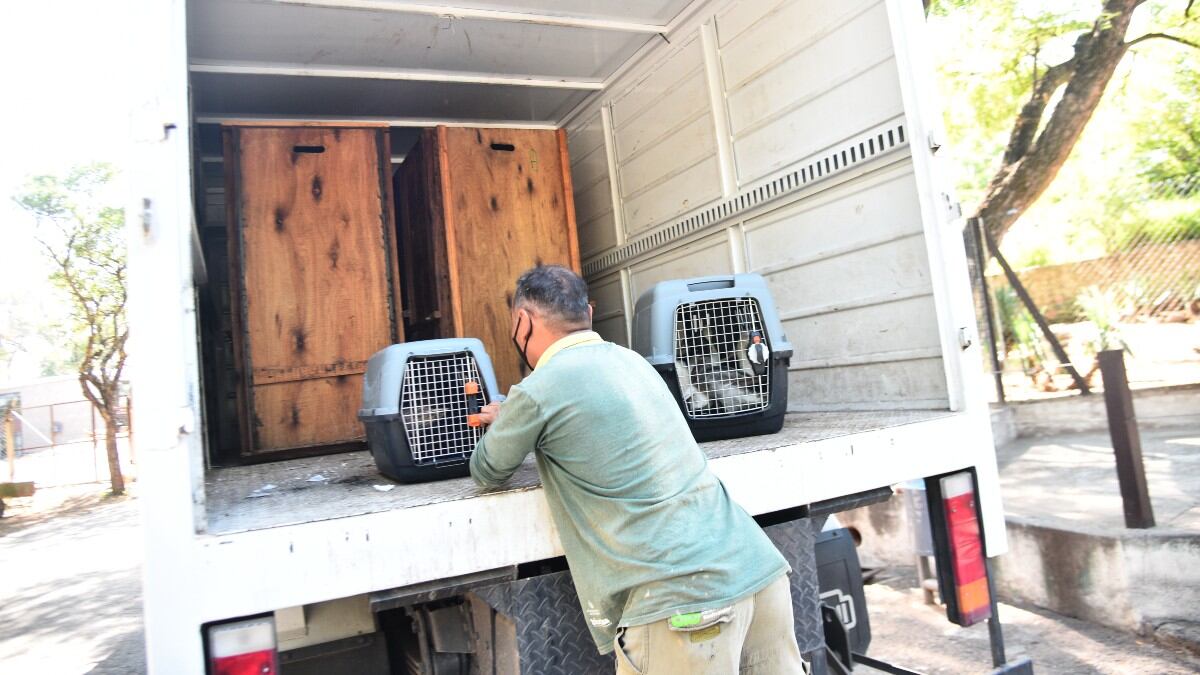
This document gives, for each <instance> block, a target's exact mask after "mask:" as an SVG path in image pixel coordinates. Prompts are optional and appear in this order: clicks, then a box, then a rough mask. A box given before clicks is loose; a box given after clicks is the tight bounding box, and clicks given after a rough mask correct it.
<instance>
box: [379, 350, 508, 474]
mask: <svg viewBox="0 0 1200 675" xmlns="http://www.w3.org/2000/svg"><path fill="white" fill-rule="evenodd" d="M468 382H475V383H482V382H483V380H482V379H481V378H480V377H479V369H478V368H477V367H476V365H475V359H474V358H473V357H472V356H471V355H470V354H469V353H467V352H461V353H458V354H451V355H446V356H413V357H410V358H409V360H408V363H407V364H406V365H405V368H404V382H403V383H402V385H401V389H400V414H401V416H402V417H403V419H404V433H405V435H406V436H407V438H408V447H409V450H410V452H411V453H412V459H413V462H414V463H416V464H427V463H430V462H437V461H440V460H444V459H450V458H453V457H460V456H462V455H465V454H468V453H470V452H471V451H472V450H474V449H475V444H476V443H478V442H479V438H480V437H481V436H482V435H483V428H482V427H471V426H469V425H468V424H467V413H468V401H467V390H466V384H467V383H468ZM478 391H479V394H478V396H480V397H481V404H486V403H487V400H486V391H485V389H484V388H483V387H482V386H479V387H478Z"/></svg>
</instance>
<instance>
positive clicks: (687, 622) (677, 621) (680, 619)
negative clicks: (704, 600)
mask: <svg viewBox="0 0 1200 675" xmlns="http://www.w3.org/2000/svg"><path fill="white" fill-rule="evenodd" d="M703 616H704V615H703V614H701V613H700V612H692V613H691V614H676V615H675V616H673V617H671V628H674V629H676V630H678V629H680V628H691V627H692V626H698V625H700V619H701V618H703Z"/></svg>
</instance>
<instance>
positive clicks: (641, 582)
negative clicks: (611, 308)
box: [471, 266, 802, 675]
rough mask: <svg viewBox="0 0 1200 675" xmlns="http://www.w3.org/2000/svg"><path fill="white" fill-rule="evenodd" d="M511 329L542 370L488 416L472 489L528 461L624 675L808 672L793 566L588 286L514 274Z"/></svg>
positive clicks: (596, 626) (595, 630)
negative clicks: (607, 321) (603, 334)
mask: <svg viewBox="0 0 1200 675" xmlns="http://www.w3.org/2000/svg"><path fill="white" fill-rule="evenodd" d="M512 323H513V329H512V336H513V342H514V344H515V346H516V348H517V351H518V352H519V353H520V354H521V356H522V358H523V359H524V360H525V362H526V364H528V365H529V366H530V367H531V368H532V369H533V372H532V373H530V374H529V375H528V376H527V377H526V378H525V379H524V380H522V381H521V383H520V384H517V385H514V386H513V387H512V389H511V390H510V391H509V394H508V398H507V400H506V401H505V402H504V403H503V404H499V405H497V404H493V405H489V406H487V407H486V408H485V409H484V411H483V421H484V422H485V423H486V424H488V425H489V427H488V430H487V432H486V433H485V434H484V436H483V438H482V439H481V440H480V441H479V444H478V445H477V446H476V448H475V452H474V454H473V456H472V457H471V475H472V476H473V477H474V478H475V480H476V482H478V483H479V484H480V485H482V486H485V487H498V486H500V485H502V484H503V483H504V482H505V481H506V480H508V478H509V477H511V476H512V474H513V472H515V471H516V469H517V467H519V466H520V465H521V462H522V461H523V460H524V459H525V457H526V455H528V454H529V453H530V452H531V451H532V452H533V453H534V454H535V456H536V458H537V466H538V473H539V475H540V476H541V479H542V485H543V487H544V489H545V493H546V501H547V502H548V503H549V505H550V510H551V513H552V514H553V516H554V522H555V525H556V526H557V528H558V534H559V537H560V539H561V541H562V545H563V550H564V551H566V554H567V563H568V564H569V566H570V568H571V574H572V576H573V578H574V580H575V588H576V590H577V591H578V593H579V601H580V604H581V606H582V608H583V612H584V618H585V620H586V621H587V624H588V627H589V628H590V629H591V631H592V637H593V638H594V639H595V640H596V645H597V647H598V648H599V649H600V652H601V653H608V652H610V651H613V650H614V649H615V651H616V653H617V656H616V658H617V673H618V675H626V674H628V675H633V674H637V673H642V674H646V675H653V674H656V673H661V674H664V675H667V674H670V675H674V674H677V673H736V672H741V673H771V674H774V673H789V674H790V673H801V672H802V667H801V660H800V651H799V649H798V648H797V646H796V638H795V634H794V633H793V627H792V604H791V593H790V587H789V585H788V580H787V573H788V571H789V570H788V565H787V562H786V561H785V560H784V558H783V556H782V555H780V553H779V551H778V550H776V549H775V547H774V545H772V544H771V542H770V540H769V539H767V537H766V535H765V534H763V531H762V530H761V529H760V528H759V527H758V525H757V524H756V523H755V522H754V520H753V519H752V518H750V516H749V515H748V514H747V513H746V512H745V511H743V510H742V509H741V508H740V507H739V506H737V505H736V504H734V503H733V501H732V500H731V499H730V498H729V495H728V494H726V492H725V487H724V486H723V485H722V484H721V482H720V480H718V479H717V477H716V476H714V475H713V474H712V473H711V472H710V471H709V470H708V465H707V460H706V458H705V457H704V454H703V453H702V452H701V451H700V448H699V447H698V446H697V445H696V442H695V441H694V440H693V439H692V435H691V433H690V431H689V430H688V427H687V422H686V421H685V420H684V418H683V414H682V413H681V412H680V410H679V407H678V405H677V404H676V403H675V400H674V398H672V396H671V393H670V391H669V390H668V389H667V386H666V384H665V383H664V382H663V381H662V378H661V377H660V376H659V375H658V374H657V373H656V372H655V371H654V369H653V368H652V367H651V366H650V365H649V364H648V363H646V361H645V359H643V358H642V357H641V356H639V355H638V354H636V353H634V352H632V351H629V350H628V349H625V348H623V347H620V346H617V345H614V344H612V343H609V342H605V341H604V340H603V339H601V338H600V336H599V335H597V334H596V333H594V332H592V331H591V324H592V311H591V307H590V306H589V305H588V298H587V284H586V283H584V281H583V279H581V278H580V277H579V276H578V275H576V274H575V273H574V272H572V271H571V270H568V269H566V268H565V267H558V266H539V267H536V268H534V269H532V270H530V271H528V272H526V273H525V274H523V275H521V278H520V279H519V280H518V281H517V288H516V293H515V294H514V296H513V303H512ZM535 366H536V367H535Z"/></svg>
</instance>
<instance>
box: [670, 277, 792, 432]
mask: <svg viewBox="0 0 1200 675" xmlns="http://www.w3.org/2000/svg"><path fill="white" fill-rule="evenodd" d="M754 334H757V335H765V333H764V332H763V321H762V311H761V310H760V309H759V307H758V302H757V301H755V300H754V299H753V298H729V299H722V300H705V301H701V302H689V303H685V304H682V305H679V307H677V308H676V309H675V376H676V377H677V378H679V391H680V395H681V398H682V399H683V401H684V407H685V408H686V410H687V414H688V417H691V418H692V419H703V418H711V417H729V416H734V415H743V414H747V413H753V412H758V411H760V410H766V409H767V407H768V406H770V404H771V369H770V368H769V367H768V368H766V369H764V370H763V371H762V374H757V373H755V372H754V368H753V366H752V365H751V364H750V361H749V359H748V357H747V355H746V352H747V350H748V349H749V348H750V340H751V336H752V335H754Z"/></svg>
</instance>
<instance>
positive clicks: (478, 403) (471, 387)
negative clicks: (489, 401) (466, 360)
mask: <svg viewBox="0 0 1200 675" xmlns="http://www.w3.org/2000/svg"><path fill="white" fill-rule="evenodd" d="M463 393H464V394H466V396H467V426H469V427H472V428H477V427H481V426H483V420H481V419H480V418H479V412H480V410H482V409H483V390H482V389H480V387H479V383H478V382H476V381H475V380H467V381H466V382H463Z"/></svg>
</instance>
